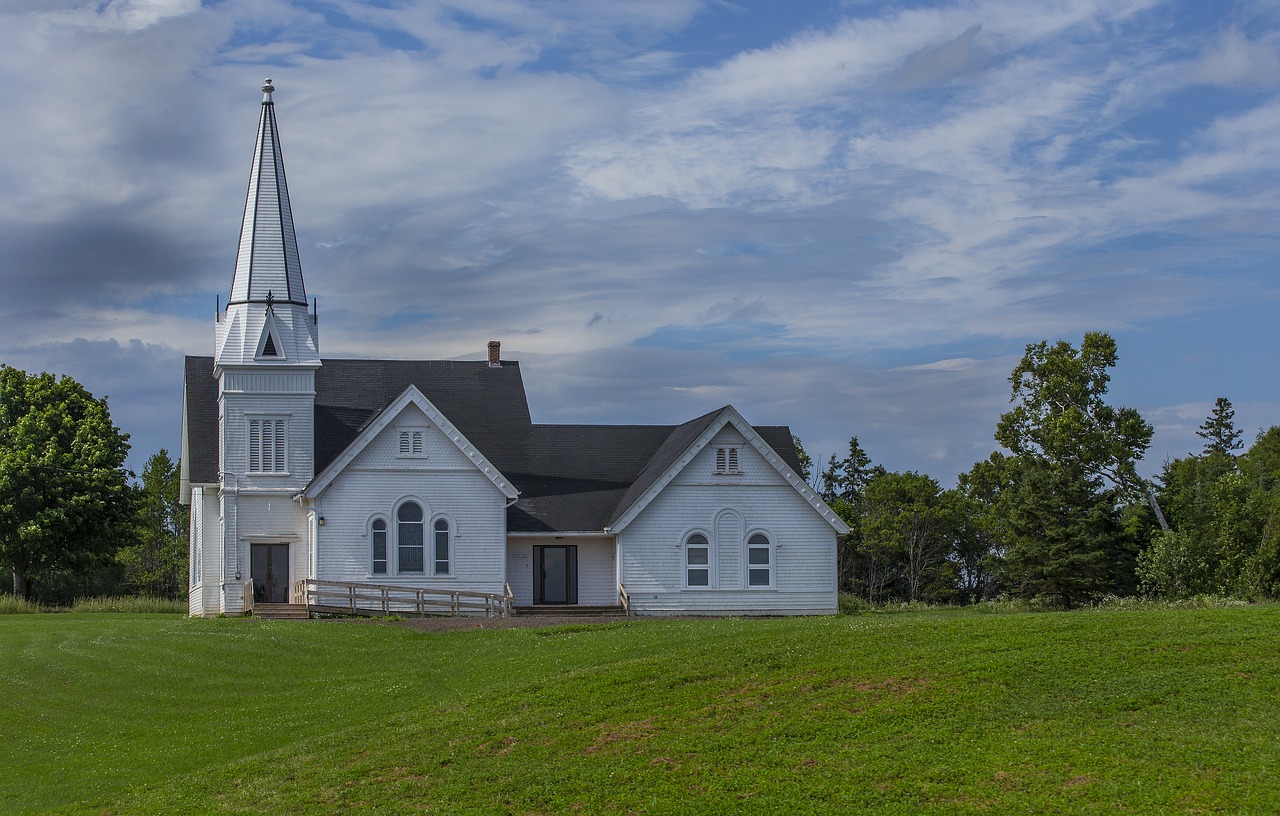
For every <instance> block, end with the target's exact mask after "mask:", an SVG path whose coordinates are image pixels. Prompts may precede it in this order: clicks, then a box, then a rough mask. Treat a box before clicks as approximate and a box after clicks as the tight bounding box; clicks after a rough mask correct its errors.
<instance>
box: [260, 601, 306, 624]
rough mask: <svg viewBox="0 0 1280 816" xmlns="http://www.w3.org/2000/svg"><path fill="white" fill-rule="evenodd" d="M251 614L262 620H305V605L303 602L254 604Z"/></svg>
mask: <svg viewBox="0 0 1280 816" xmlns="http://www.w3.org/2000/svg"><path fill="white" fill-rule="evenodd" d="M253 616H254V617H255V618H262V619H263V620H307V619H308V618H310V617H311V616H310V615H308V614H307V607H306V606H304V605H303V604H264V603H260V604H254V605H253Z"/></svg>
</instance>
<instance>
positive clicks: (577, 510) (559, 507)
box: [186, 357, 800, 533]
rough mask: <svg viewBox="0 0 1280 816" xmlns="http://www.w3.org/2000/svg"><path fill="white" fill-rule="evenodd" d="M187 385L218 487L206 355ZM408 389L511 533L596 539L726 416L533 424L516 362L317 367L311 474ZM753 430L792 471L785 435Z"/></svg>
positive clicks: (199, 450) (190, 413) (206, 473)
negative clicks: (507, 496)
mask: <svg viewBox="0 0 1280 816" xmlns="http://www.w3.org/2000/svg"><path fill="white" fill-rule="evenodd" d="M186 385H187V404H186V412H187V415H186V428H187V445H188V455H189V456H190V458H191V462H190V474H191V482H192V483H193V484H210V483H214V482H217V480H218V385H217V381H216V380H215V379H214V378H213V358H212V357H188V358H187V366H186ZM410 385H414V386H416V387H417V388H418V390H419V391H421V392H422V393H423V394H424V395H425V396H426V398H427V399H429V400H430V401H431V403H432V404H433V405H435V406H436V407H437V408H439V409H440V411H441V412H442V413H443V414H444V415H445V416H447V417H448V418H449V421H450V422H452V423H453V424H454V425H455V426H456V427H457V428H458V430H459V431H461V432H462V434H463V435H464V436H465V437H466V438H467V439H468V440H469V441H470V442H471V443H472V444H473V445H475V446H476V448H477V449H479V451H480V452H481V453H482V454H484V455H485V457H487V458H488V459H489V461H490V462H492V463H493V464H494V466H495V467H497V468H498V470H499V471H501V472H502V474H503V475H504V476H506V477H507V478H508V479H510V480H511V483H512V484H513V485H514V486H515V487H516V489H517V490H519V491H520V498H519V499H518V500H517V501H516V503H515V504H514V505H513V506H512V507H511V508H510V509H509V510H508V511H507V527H508V530H509V531H510V532H525V533H536V532H546V533H556V532H588V531H599V530H603V529H604V528H605V527H606V526H608V525H609V523H610V522H611V521H612V520H614V519H616V518H617V517H618V516H619V515H621V514H622V512H623V511H625V510H626V508H627V507H629V506H630V505H631V504H632V503H633V502H634V501H635V500H636V499H637V498H639V497H640V496H641V495H643V493H644V491H645V490H647V489H648V488H649V487H650V486H651V485H652V484H653V482H654V480H656V479H657V478H658V477H659V476H661V475H662V473H663V472H664V471H665V470H666V469H667V468H668V467H670V465H671V463H673V462H675V461H676V460H677V459H678V458H679V457H680V455H681V454H682V453H683V452H684V451H685V450H686V449H687V448H688V447H689V445H690V444H691V443H692V442H693V440H694V439H696V438H697V437H698V435H699V434H700V433H702V432H703V431H704V430H706V428H707V427H708V426H709V425H710V424H711V423H712V422H713V421H714V420H715V419H716V417H718V416H719V415H720V413H721V412H722V411H723V410H724V409H723V408H721V409H719V410H716V411H712V412H711V413H709V414H705V415H703V416H701V417H698V418H697V419H694V420H691V421H689V422H686V423H684V424H683V425H675V426H672V425H534V424H533V423H532V421H531V420H530V417H529V405H528V402H527V400H526V399H525V393H524V381H523V380H522V379H521V376H520V368H519V364H518V363H514V362H505V361H504V362H503V364H502V366H501V367H497V368H495V367H490V366H489V364H488V363H487V362H485V361H479V362H471V361H464V362H451V361H447V360H419V361H410V360H325V361H324V364H323V366H322V367H321V368H320V369H318V370H317V371H316V402H315V453H316V463H315V467H316V473H317V474H318V473H320V472H321V471H323V470H324V468H325V467H327V466H328V465H329V464H330V463H332V462H333V460H334V459H336V458H337V457H338V455H339V454H340V453H341V452H342V451H343V450H345V449H346V448H347V446H349V445H350V444H351V443H352V442H354V441H355V439H356V437H357V436H358V435H359V433H360V431H361V429H363V428H364V427H365V426H366V425H367V424H368V423H369V422H370V421H371V420H372V419H373V418H374V417H375V416H377V415H378V413H379V412H380V411H382V410H383V409H384V408H385V407H386V406H387V405H389V404H390V403H391V402H392V400H394V399H395V398H396V397H398V396H400V395H401V394H402V393H404V390H405V389H406V388H408V387H409V386H410ZM755 430H756V432H757V433H759V434H760V436H761V438H763V439H764V441H765V442H766V443H767V444H768V445H769V446H770V447H771V448H773V449H774V450H775V451H777V452H778V454H779V455H780V456H781V457H782V459H783V461H785V462H786V463H787V464H788V465H790V466H791V468H792V469H794V470H796V471H797V472H799V469H800V463H799V460H798V458H797V456H796V449H795V446H794V445H793V444H792V442H791V431H790V429H788V428H787V427H785V426H762V427H758V428H756V429H755Z"/></svg>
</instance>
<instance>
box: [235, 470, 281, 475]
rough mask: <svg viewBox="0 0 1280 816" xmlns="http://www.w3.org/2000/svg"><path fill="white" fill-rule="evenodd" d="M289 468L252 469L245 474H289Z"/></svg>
mask: <svg viewBox="0 0 1280 816" xmlns="http://www.w3.org/2000/svg"><path fill="white" fill-rule="evenodd" d="M288 475H289V471H287V470H251V471H249V472H248V473H245V476H255V477H256V476H288Z"/></svg>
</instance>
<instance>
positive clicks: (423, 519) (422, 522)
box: [395, 498, 430, 575]
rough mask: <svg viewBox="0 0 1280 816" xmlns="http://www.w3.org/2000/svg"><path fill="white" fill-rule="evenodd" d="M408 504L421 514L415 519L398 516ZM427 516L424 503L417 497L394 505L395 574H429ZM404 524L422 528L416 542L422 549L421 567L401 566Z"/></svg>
mask: <svg viewBox="0 0 1280 816" xmlns="http://www.w3.org/2000/svg"><path fill="white" fill-rule="evenodd" d="M410 504H412V505H414V506H415V507H417V508H418V513H419V514H421V516H420V518H419V519H418V520H417V521H405V520H403V519H401V518H400V513H401V511H403V510H404V508H406V507H408V506H409V505H410ZM429 518H430V516H429V515H428V514H427V508H426V505H425V504H424V503H423V502H422V501H421V500H419V499H415V498H408V499H405V500H404V501H402V502H400V503H399V504H397V505H396V512H395V520H396V522H395V524H396V535H395V553H396V555H395V558H396V572H395V574H396V575H428V574H430V573H429V572H428V571H427V524H428V521H427V519H429ZM406 524H417V525H418V526H419V527H421V528H422V537H421V538H420V539H419V542H418V549H420V550H421V551H422V568H421V569H416V570H406V569H403V568H402V566H401V564H402V561H401V557H400V550H401V549H402V548H403V547H404V543H403V542H402V541H401V534H402V533H403V525H406Z"/></svg>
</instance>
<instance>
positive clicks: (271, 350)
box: [260, 334, 280, 357]
mask: <svg viewBox="0 0 1280 816" xmlns="http://www.w3.org/2000/svg"><path fill="white" fill-rule="evenodd" d="M260 356H262V357H279V356H280V352H278V351H276V339H275V338H274V337H272V336H271V335H269V334H268V335H267V342H265V343H263V344H262V354H261V355H260Z"/></svg>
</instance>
